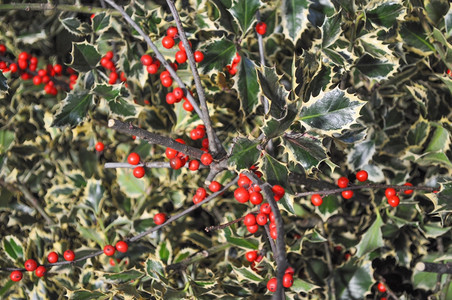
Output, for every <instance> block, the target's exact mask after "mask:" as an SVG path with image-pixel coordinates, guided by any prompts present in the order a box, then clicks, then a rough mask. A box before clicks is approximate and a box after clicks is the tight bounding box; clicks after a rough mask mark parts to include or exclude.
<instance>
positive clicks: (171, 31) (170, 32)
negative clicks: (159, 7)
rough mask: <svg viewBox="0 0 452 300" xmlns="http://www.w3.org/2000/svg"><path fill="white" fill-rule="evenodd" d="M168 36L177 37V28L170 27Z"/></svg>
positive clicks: (167, 31) (167, 32)
mask: <svg viewBox="0 0 452 300" xmlns="http://www.w3.org/2000/svg"><path fill="white" fill-rule="evenodd" d="M166 35H167V36H169V37H171V38H174V37H176V35H177V28H176V27H174V26H170V27H168V29H167V30H166Z"/></svg>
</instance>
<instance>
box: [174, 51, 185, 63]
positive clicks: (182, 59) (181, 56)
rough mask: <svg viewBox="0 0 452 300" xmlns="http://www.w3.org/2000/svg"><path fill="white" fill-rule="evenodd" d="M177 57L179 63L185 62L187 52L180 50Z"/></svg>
mask: <svg viewBox="0 0 452 300" xmlns="http://www.w3.org/2000/svg"><path fill="white" fill-rule="evenodd" d="M175 58H176V61H177V62H178V63H180V64H183V63H185V62H186V61H187V53H185V51H183V50H179V51H177V52H176V56H175Z"/></svg>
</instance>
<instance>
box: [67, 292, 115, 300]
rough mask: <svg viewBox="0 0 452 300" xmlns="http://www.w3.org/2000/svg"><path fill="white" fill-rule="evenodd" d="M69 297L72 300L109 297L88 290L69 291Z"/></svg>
mask: <svg viewBox="0 0 452 300" xmlns="http://www.w3.org/2000/svg"><path fill="white" fill-rule="evenodd" d="M67 297H68V298H69V299H71V300H89V299H108V298H110V297H109V296H108V295H105V294H104V293H101V292H97V291H88V290H76V291H71V290H67Z"/></svg>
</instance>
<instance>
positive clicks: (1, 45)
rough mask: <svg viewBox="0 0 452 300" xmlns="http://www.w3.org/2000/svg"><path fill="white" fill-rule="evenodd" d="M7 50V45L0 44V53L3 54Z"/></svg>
mask: <svg viewBox="0 0 452 300" xmlns="http://www.w3.org/2000/svg"><path fill="white" fill-rule="evenodd" d="M5 52H6V46H5V45H3V44H0V54H3V53H5Z"/></svg>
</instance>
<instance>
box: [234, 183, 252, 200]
mask: <svg viewBox="0 0 452 300" xmlns="http://www.w3.org/2000/svg"><path fill="white" fill-rule="evenodd" d="M234 197H235V199H236V200H237V201H239V202H240V203H246V202H248V200H249V199H250V194H249V192H248V191H247V190H246V189H245V188H243V187H239V188H237V189H236V190H235V191H234Z"/></svg>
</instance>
